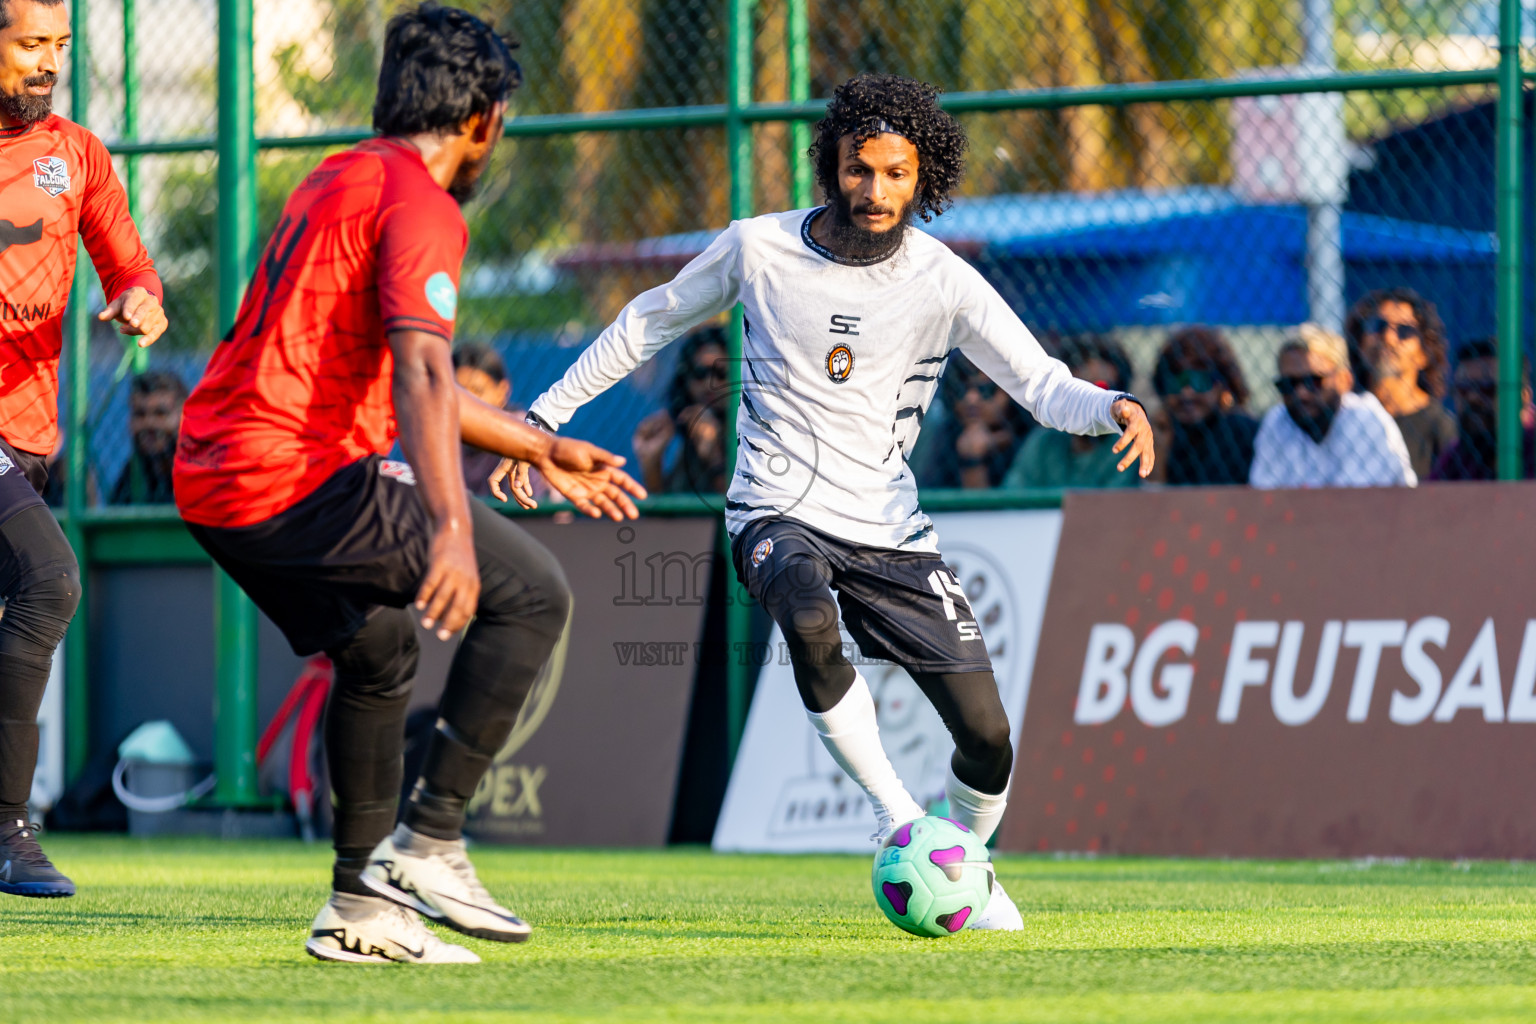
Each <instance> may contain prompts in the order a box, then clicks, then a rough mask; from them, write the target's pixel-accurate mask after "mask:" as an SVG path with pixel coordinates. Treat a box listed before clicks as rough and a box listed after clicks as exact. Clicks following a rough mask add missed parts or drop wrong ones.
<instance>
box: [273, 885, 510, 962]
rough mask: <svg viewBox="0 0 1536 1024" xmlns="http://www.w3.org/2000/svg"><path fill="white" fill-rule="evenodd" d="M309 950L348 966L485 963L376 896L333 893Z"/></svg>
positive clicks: (412, 914)
mask: <svg viewBox="0 0 1536 1024" xmlns="http://www.w3.org/2000/svg"><path fill="white" fill-rule="evenodd" d="M304 949H305V950H306V951H308V953H309V955H310V956H312V957H315V958H316V959H318V960H341V961H343V962H345V963H349V964H389V963H404V964H477V963H479V962H480V958H479V957H478V956H476V955H475V954H473V953H471V952H470V951H469V950H467V949H465V948H464V947H463V946H455V945H453V944H451V943H448V942H444V941H443V940H442V939H440V938H438V937H437V936H436V935H433V934H432V933H431V932H429V931H427V928H426V926H425V925H423V924H422V923H421V918H419V917H417V916H416V913H415V911H411V910H407V909H405V908H404V907H402V906H399V905H397V904H394V903H391V902H390V901H389V900H385V899H378V898H375V897H372V896H354V895H353V894H352V893H347V892H333V893H331V898H330V899H328V900H326V901H325V906H323V907H321V908H320V913H318V914H316V915H315V923H314V924H312V925H310V927H309V941H308V942H306V943H304Z"/></svg>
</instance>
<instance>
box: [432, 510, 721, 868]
mask: <svg viewBox="0 0 1536 1024" xmlns="http://www.w3.org/2000/svg"><path fill="white" fill-rule="evenodd" d="M519 522H520V524H521V525H523V526H524V527H525V528H527V529H528V531H529V532H530V533H532V534H533V535H534V536H535V537H537V538H538V539H539V540H540V541H541V542H542V543H543V544H544V545H545V546H546V547H548V548H549V549H550V550H551V551H552V552H553V553H554V555H555V557H556V558H558V559H559V561H560V564H561V566H562V567H563V568H564V569H565V575H566V579H567V580H568V581H569V582H570V585H571V589H572V591H573V592H574V594H575V601H574V604H573V608H572V621H571V624H570V626H569V627H568V628H567V629H566V632H565V636H564V638H563V639H562V640H561V643H560V646H559V648H558V649H557V650H556V652H555V655H554V657H553V658H552V659H551V660H550V664H549V665H548V666H546V668H545V670H544V672H543V674H542V675H541V676H540V677H539V679H538V681H537V682H536V683H535V684H534V687H533V690H532V692H531V693H530V694H529V695H528V701H527V703H526V704H525V705H524V707H523V711H522V715H521V716H520V717H519V718H518V721H517V725H516V726H515V727H514V728H513V731H512V736H511V737H510V738H509V739H508V741H507V743H506V745H505V746H504V747H503V748H502V750H501V752H500V753H499V754H498V755H497V758H496V762H495V764H494V765H493V766H492V768H491V770H490V771H489V772H488V773H487V774H486V777H485V779H484V780H483V781H482V782H481V784H480V788H479V790H478V791H477V792H476V794H475V797H474V800H473V801H472V802H471V804H470V820H469V824H468V826H467V828H466V831H467V832H468V833H469V834H470V835H471V836H472V837H473V838H475V839H476V840H479V841H481V842H507V843H532V844H543V845H556V846H660V845H663V844H664V843H665V842H666V840H667V831H668V827H669V826H670V824H671V820H672V798H673V794H674V793H675V791H676V787H677V771H678V765H679V762H680V760H681V757H682V746H683V730H684V728H685V727H686V725H687V719H688V702H689V697H690V695H691V693H692V685H693V678H694V669H695V663H696V660H697V659H696V651H697V645H698V643H699V641H700V629H701V627H702V625H703V621H704V609H705V602H706V601H707V600H708V597H709V595H708V587H709V572H710V559H711V557H712V555H713V552H714V548H715V531H716V530H717V529H718V526H717V523H716V520H715V519H713V518H712V517H699V518H690V519H660V518H651V519H640V520H638V521H636V522H633V523H625V524H618V523H610V522H595V521H578V522H574V523H568V524H564V525H562V524H559V523H555V522H552V521H550V520H547V519H538V520H531V519H524V520H520V521H519ZM439 646H441V645H439ZM434 653H435V655H436V656H435V657H434V658H433V659H432V662H433V664H432V666H431V667H430V668H429V666H428V664H427V661H426V659H423V665H422V669H421V677H420V678H419V679H418V684H419V685H421V686H423V687H424V688H426V689H427V691H428V692H441V687H442V681H443V678H444V676H446V673H447V667H448V665H447V663H448V657H447V651H446V650H439V651H437V652H434ZM429 676H430V678H429ZM434 688H435V690H434Z"/></svg>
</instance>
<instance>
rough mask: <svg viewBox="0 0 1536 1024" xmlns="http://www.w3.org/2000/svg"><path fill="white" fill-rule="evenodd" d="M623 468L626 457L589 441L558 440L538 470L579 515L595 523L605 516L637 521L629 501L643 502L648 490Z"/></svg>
mask: <svg viewBox="0 0 1536 1024" xmlns="http://www.w3.org/2000/svg"><path fill="white" fill-rule="evenodd" d="M622 465H624V458H623V456H620V455H615V454H613V453H612V452H608V451H604V450H603V449H601V448H599V447H598V446H597V445H595V444H589V443H588V442H586V441H576V440H572V439H571V438H568V437H559V438H556V439H555V443H554V444H553V445H551V446H550V449H549V454H548V455H546V456H545V457H544V461H543V462H540V463H539V466H538V469H539V472H540V473H542V474H544V479H545V480H547V481H549V486H551V487H553V488H554V489H555V490H557V491H559V492H560V493H561V494H563V495H565V496H566V497H567V498H569V499H570V502H571V504H573V505H575V506H576V510H577V511H578V512H582V513H585V514H586V515H589V516H591V517H592V518H593V519H601V518H602V517H603V516H605V515H606V516H607V517H608V518H609V519H613V520H615V521H618V520H624V519H638V518H639V516H640V510H639V509H637V508H635V503H634V502H633V501H631V500H630V499H631V498H632V497H634V498H644V497H645V496H646V494H645V488H644V487H641V486H640V484H639V483H638V482H637V481H636V480H635V479H634V477H632V476H630V475H629V474H628V473H626V472H624V471H623V470H622V469H620V468H619V467H620V466H622Z"/></svg>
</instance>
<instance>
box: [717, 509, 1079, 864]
mask: <svg viewBox="0 0 1536 1024" xmlns="http://www.w3.org/2000/svg"><path fill="white" fill-rule="evenodd" d="M933 519H934V525H935V527H936V528H937V529H938V533H939V548H940V550H941V551H942V552H943V555H944V560H945V561H946V562H948V563H949V566H950V568H952V569H953V570H954V571H955V576H956V577H957V578H958V579H959V580H960V583H961V585H962V586H964V587H965V592H966V596H967V598H968V599H969V600H970V603H971V609H972V610H973V611H974V612H975V613H976V618H977V621H978V622H980V623H981V629H982V634H983V636H985V638H986V641H987V650H988V651H989V652H990V653H991V655H992V664H993V669H994V671H995V673H996V675H997V684H998V689H999V690H1001V692H1002V697H1003V707H1004V708H1006V709H1007V711H1008V720H1009V722H1010V724H1011V725H1012V727H1013V735H1014V736H1015V737H1017V736H1018V735H1019V726H1020V725H1021V724H1022V722H1023V720H1024V707H1025V704H1026V702H1027V700H1028V697H1029V680H1030V674H1031V672H1032V671H1033V669H1034V662H1035V646H1036V644H1037V642H1038V641H1039V638H1040V622H1041V619H1042V618H1043V616H1044V614H1045V598H1046V593H1047V591H1048V589H1049V587H1050V581H1051V569H1052V567H1053V566H1054V564H1055V561H1056V542H1057V540H1058V539H1059V537H1060V536H1061V512H1060V511H1057V510H1050V511H1030V512H1022V511H1021V512H954V513H948V514H939V515H935V516H934V517H933ZM843 639H844V641H845V642H847V643H851V642H852V641H851V639H850V638H849V637H848V635H847V634H846V633H844V635H843ZM769 651H770V654H771V661H770V663H769V664H768V665H766V666H765V667H764V668H763V669H762V672H761V673H760V674H759V676H758V680H757V692H756V694H755V695H754V696H753V698H752V710H751V712H750V714H749V715H748V717H747V727H746V732H745V734H744V735H743V737H742V743H741V749H740V752H739V753H738V754H737V757H736V767H735V768H734V770H733V771H732V772H731V781H730V786H729V787H728V788H727V789H726V793H725V804H724V806H723V807H722V808H721V811H720V821H719V823H718V824H717V825H716V826H715V839H714V848H715V849H716V850H721V851H748V852H771V853H869V852H870V851H871V850H872V849H873V847H872V846H871V845H870V842H869V836H870V833H871V832H873V831H874V827H875V819H874V814H873V813H872V812H871V811H870V807H869V801H868V800H867V799H866V798H865V796H864V794H863V792H862V791H860V789H859V788H858V787H857V786H855V785H854V784H853V783H852V782H851V781H850V780H849V779H848V778H847V776H845V775H844V774H843V773H842V771H841V769H839V768H838V767H837V765H836V764H835V763H833V761H832V758H831V756H830V755H828V754H827V752H826V750H825V749H824V748H823V747H822V745H821V741H820V740H819V739H818V738H817V736H816V733H815V731H814V730H813V729H812V728H811V725H810V723H809V722H808V721H806V717H805V708H804V707H803V706H802V705H801V703H800V697H799V694H797V693H796V691H795V679H794V673H793V671H792V669H791V668H790V664H789V658H788V655H787V653H786V650H785V647H784V644H783V642H782V637H781V636H780V635H779V632H778V630H777V629H775V630H774V632H773V637H772V643H771V645H770V647H769ZM859 669H860V671H861V672H863V673H864V678H865V679H867V680H868V681H869V687H870V689H871V690H872V691H873V693H874V695H875V707H876V709H877V713H878V715H879V719H880V739H881V742H882V743H883V744H884V745H885V750H886V753H887V754H888V755H889V756H890V758H891V763H892V764H894V765H895V766H896V771H897V773H898V774H899V775H900V776H901V778H902V780H903V781H905V782H906V784H907V788H908V789H909V790H910V791H911V792H912V795H913V796H914V797H916V798H917V800H918V802H919V803H921V804H923V805H925V806H927V807H929V808H932V807H933V806H934V805H935V804H937V803H938V802H940V801H942V800H943V799H944V775H945V767H946V766H947V765H948V763H949V758H950V755H951V754H952V753H953V752H954V744H953V743H952V742H951V741H950V738H949V732H948V731H947V730H946V729H945V728H944V723H943V722H941V721H940V720H939V716H938V713H937V712H935V711H934V710H933V706H932V705H930V704H929V703H928V701H927V699H926V698H924V697H923V695H922V693H920V692H919V691H918V689H917V684H916V683H914V682H913V681H912V677H911V676H909V675H907V673H906V672H904V671H902V670H901V669H899V668H897V667H896V666H895V665H892V664H889V663H888V662H875V663H872V664H868V663H867V664H861V665H860V666H859Z"/></svg>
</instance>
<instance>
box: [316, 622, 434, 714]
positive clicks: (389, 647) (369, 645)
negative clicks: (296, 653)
mask: <svg viewBox="0 0 1536 1024" xmlns="http://www.w3.org/2000/svg"><path fill="white" fill-rule="evenodd" d="M326 653H327V654H328V655H329V656H330V659H331V662H332V664H333V665H334V666H335V668H336V685H337V686H338V687H340V688H342V689H345V690H347V691H349V692H350V693H352V694H354V695H357V696H360V697H368V698H371V699H375V700H386V701H387V700H403V699H405V698H407V697H408V696H409V693H410V684H411V681H412V680H413V679H414V678H415V677H416V666H417V663H418V661H419V660H420V657H421V644H420V642H419V641H418V640H417V639H416V626H415V623H413V622H412V621H411V616H410V614H409V613H407V612H406V611H404V610H403V609H396V608H384V609H380V610H379V611H377V612H375V613H374V614H373V615H371V616H369V618H368V621H367V622H366V623H364V624H363V628H362V629H359V630H358V631H357V632H356V633H354V634H352V637H351V638H350V639H349V640H347V642H346V643H344V644H342V645H341V646H339V647H335V648H332V649H331V650H330V651H327V652H326Z"/></svg>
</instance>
